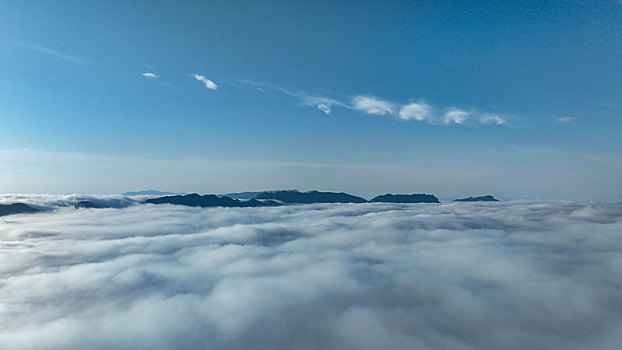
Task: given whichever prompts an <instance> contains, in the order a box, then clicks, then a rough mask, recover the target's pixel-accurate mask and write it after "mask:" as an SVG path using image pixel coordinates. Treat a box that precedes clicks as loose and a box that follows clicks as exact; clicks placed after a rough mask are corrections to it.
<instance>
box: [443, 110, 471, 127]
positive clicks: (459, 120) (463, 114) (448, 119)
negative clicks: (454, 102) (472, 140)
mask: <svg viewBox="0 0 622 350" xmlns="http://www.w3.org/2000/svg"><path fill="white" fill-rule="evenodd" d="M468 116H469V112H467V111H463V110H461V109H457V108H450V109H449V110H448V111H447V112H446V113H445V114H444V115H443V117H442V121H443V123H444V124H451V123H456V124H463V123H464V122H465V121H466V120H467V117H468Z"/></svg>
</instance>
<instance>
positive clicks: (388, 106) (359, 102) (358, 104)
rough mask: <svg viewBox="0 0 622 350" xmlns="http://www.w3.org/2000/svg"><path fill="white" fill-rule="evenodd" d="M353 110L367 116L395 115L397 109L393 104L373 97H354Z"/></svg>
mask: <svg viewBox="0 0 622 350" xmlns="http://www.w3.org/2000/svg"><path fill="white" fill-rule="evenodd" d="M352 108H354V109H356V110H359V111H361V112H364V113H367V114H374V115H394V114H395V107H394V105H393V104H392V103H391V102H388V101H385V100H381V99H378V98H375V97H373V96H362V95H359V96H354V98H353V99H352Z"/></svg>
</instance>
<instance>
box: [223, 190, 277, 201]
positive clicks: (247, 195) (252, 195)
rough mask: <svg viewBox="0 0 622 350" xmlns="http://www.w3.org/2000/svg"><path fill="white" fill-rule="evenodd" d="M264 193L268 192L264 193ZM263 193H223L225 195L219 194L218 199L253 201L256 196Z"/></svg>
mask: <svg viewBox="0 0 622 350" xmlns="http://www.w3.org/2000/svg"><path fill="white" fill-rule="evenodd" d="M264 192H268V191H264ZM260 193H263V192H249V191H247V192H236V193H225V194H220V195H218V196H219V197H229V198H233V199H253V198H255V197H257V195H258V194H260Z"/></svg>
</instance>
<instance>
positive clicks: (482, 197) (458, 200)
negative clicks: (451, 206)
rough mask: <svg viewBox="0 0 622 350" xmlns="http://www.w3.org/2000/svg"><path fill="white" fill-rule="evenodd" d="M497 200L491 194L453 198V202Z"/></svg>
mask: <svg viewBox="0 0 622 350" xmlns="http://www.w3.org/2000/svg"><path fill="white" fill-rule="evenodd" d="M498 201H499V200H498V199H496V198H495V197H493V196H491V195H487V196H481V197H468V198H460V199H456V200H454V202H498Z"/></svg>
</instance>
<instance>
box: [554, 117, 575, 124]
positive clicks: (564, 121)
mask: <svg viewBox="0 0 622 350" xmlns="http://www.w3.org/2000/svg"><path fill="white" fill-rule="evenodd" d="M575 120H576V118H574V117H571V116H565V117H560V118H557V121H558V122H560V123H570V122H573V121H575Z"/></svg>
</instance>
